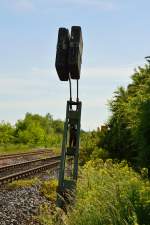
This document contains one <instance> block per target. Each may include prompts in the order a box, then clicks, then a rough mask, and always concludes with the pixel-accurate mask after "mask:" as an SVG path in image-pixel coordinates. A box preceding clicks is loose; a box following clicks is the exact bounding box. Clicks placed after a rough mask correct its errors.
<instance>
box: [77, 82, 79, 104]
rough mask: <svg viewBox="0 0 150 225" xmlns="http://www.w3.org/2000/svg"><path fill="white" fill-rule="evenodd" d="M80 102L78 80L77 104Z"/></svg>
mask: <svg viewBox="0 0 150 225" xmlns="http://www.w3.org/2000/svg"><path fill="white" fill-rule="evenodd" d="M78 101H79V82H78V80H77V102H78Z"/></svg>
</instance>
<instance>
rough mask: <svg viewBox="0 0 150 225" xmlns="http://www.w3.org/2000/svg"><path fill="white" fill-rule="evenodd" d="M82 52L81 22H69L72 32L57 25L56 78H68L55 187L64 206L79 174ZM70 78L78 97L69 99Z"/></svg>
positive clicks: (69, 197) (59, 200)
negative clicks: (56, 185)
mask: <svg viewBox="0 0 150 225" xmlns="http://www.w3.org/2000/svg"><path fill="white" fill-rule="evenodd" d="M82 52H83V40H82V31H81V27H80V26H72V28H71V34H70V33H69V30H68V29H66V28H59V31H58V41H57V50H56V61H55V67H56V71H57V74H58V76H59V79H60V80H61V81H68V80H69V86H70V100H69V101H67V107H66V120H65V123H64V134H63V141H62V150H61V162H60V169H59V180H58V188H57V202H56V204H57V206H58V207H60V208H63V209H66V205H67V204H68V203H71V202H72V201H73V199H74V198H73V197H72V196H73V195H74V193H75V190H76V181H77V177H78V158H79V139H80V121H81V107H82V103H81V102H80V101H79V97H78V80H79V79H80V72H81V63H82ZM71 79H74V80H77V98H76V100H75V101H73V100H72V89H71Z"/></svg>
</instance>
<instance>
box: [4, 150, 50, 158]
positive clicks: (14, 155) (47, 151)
mask: <svg viewBox="0 0 150 225" xmlns="http://www.w3.org/2000/svg"><path fill="white" fill-rule="evenodd" d="M44 153H49V154H52V149H41V150H34V151H32V152H26V153H18V154H5V155H0V160H4V159H13V158H20V157H25V156H32V155H41V154H44Z"/></svg>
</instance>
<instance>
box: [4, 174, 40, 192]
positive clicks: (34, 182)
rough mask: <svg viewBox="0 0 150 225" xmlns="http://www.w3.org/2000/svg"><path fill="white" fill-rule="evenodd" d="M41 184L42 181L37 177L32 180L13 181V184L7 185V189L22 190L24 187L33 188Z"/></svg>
mask: <svg viewBox="0 0 150 225" xmlns="http://www.w3.org/2000/svg"><path fill="white" fill-rule="evenodd" d="M39 183H41V181H40V180H39V179H38V178H37V177H35V178H32V179H25V180H16V181H13V182H12V183H10V184H8V185H7V188H8V189H16V188H22V187H31V186H34V185H37V184H39Z"/></svg>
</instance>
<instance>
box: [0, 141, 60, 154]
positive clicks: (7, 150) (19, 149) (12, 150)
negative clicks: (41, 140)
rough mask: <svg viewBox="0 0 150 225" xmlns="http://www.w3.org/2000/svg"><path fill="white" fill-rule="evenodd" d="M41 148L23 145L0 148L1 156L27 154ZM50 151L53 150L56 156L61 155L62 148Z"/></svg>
mask: <svg viewBox="0 0 150 225" xmlns="http://www.w3.org/2000/svg"><path fill="white" fill-rule="evenodd" d="M39 148H40V147H32V146H28V145H23V144H15V145H14V144H9V145H5V146H4V145H3V146H0V155H5V154H17V153H26V152H31V151H33V150H34V149H39ZM41 148H44V147H41ZM49 149H52V150H53V152H54V153H55V154H60V148H54V147H51V148H49Z"/></svg>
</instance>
